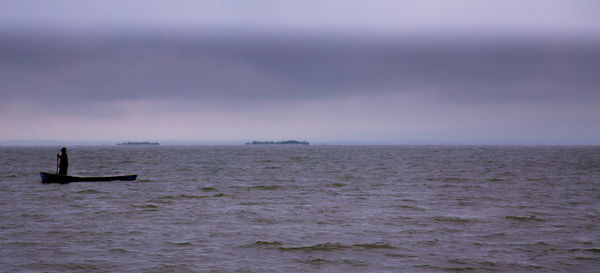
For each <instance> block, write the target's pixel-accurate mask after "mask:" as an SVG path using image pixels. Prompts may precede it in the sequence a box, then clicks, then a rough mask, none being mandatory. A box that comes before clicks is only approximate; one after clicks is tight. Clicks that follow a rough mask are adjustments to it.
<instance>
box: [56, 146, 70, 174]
mask: <svg viewBox="0 0 600 273" xmlns="http://www.w3.org/2000/svg"><path fill="white" fill-rule="evenodd" d="M60 152H61V154H60V155H59V154H56V158H57V159H60V164H59V165H58V168H59V171H58V175H67V168H69V158H68V157H67V148H65V147H63V148H62V149H60Z"/></svg>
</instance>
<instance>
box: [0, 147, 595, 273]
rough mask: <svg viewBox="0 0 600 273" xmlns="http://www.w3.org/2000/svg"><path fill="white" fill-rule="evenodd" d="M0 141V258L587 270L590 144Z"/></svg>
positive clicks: (40, 262)
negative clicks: (58, 157)
mask: <svg viewBox="0 0 600 273" xmlns="http://www.w3.org/2000/svg"><path fill="white" fill-rule="evenodd" d="M58 148H59V147H0V170H1V172H0V271H2V272H19V271H30V272H46V271H49V272H66V271H68V272H167V271H168V272H211V271H214V272H445V271H451V272H454V271H477V272H480V271H497V272H531V271H539V272H548V271H559V272H597V271H598V270H600V225H599V224H600V187H599V186H600V147H598V146H574V147H550V146H539V147H535V146H531V147H527V146H488V147H485V146H484V147H476V146H309V147H307V146H223V147H218V146H206V147H202V146H190V147H184V146H182V147H177V146H172V147H169V146H159V147H121V146H119V147H116V146H115V147H71V148H70V149H69V159H70V163H71V166H70V169H69V171H70V174H72V175H82V176H88V175H89V176H94V175H114V174H130V173H137V174H139V178H138V180H137V181H135V182H101V183H72V184H68V185H54V184H52V185H43V184H41V183H40V178H39V175H38V171H39V170H49V171H54V170H55V166H56V161H55V154H56V153H57V152H58Z"/></svg>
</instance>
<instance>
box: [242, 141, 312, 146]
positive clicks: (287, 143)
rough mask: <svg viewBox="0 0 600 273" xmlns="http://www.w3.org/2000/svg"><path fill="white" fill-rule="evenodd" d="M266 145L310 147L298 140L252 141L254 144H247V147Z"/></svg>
mask: <svg viewBox="0 0 600 273" xmlns="http://www.w3.org/2000/svg"><path fill="white" fill-rule="evenodd" d="M265 144H286V145H289V144H292V145H308V142H306V141H297V140H286V141H252V142H248V143H246V145H265Z"/></svg>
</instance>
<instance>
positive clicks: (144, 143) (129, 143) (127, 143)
mask: <svg viewBox="0 0 600 273" xmlns="http://www.w3.org/2000/svg"><path fill="white" fill-rule="evenodd" d="M117 145H159V144H158V142H147V141H144V142H131V141H128V142H123V143H119V144H117Z"/></svg>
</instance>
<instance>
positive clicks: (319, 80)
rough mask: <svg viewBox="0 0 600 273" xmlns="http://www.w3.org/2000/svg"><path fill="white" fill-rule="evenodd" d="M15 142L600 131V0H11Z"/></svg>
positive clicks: (330, 139)
mask: <svg viewBox="0 0 600 273" xmlns="http://www.w3.org/2000/svg"><path fill="white" fill-rule="evenodd" d="M2 6H3V7H2V9H0V125H1V127H2V128H3V129H2V130H0V141H10V140H55V141H59V142H60V141H115V142H119V141H129V140H131V141H137V140H139V141H234V142H235V141H240V142H243V141H250V140H284V139H298V140H308V141H311V142H313V143H340V142H344V143H347V142H361V143H377V144H378V143H390V144H404V143H406V144H414V143H418V144H427V143H433V144H436V143H458V144H469V143H472V144H480V143H544V144H546V143H560V144H565V143H573V144H579V143H595V144H600V107H598V105H600V91H599V89H598V87H599V86H600V39H598V37H600V20H597V14H598V12H599V11H600V2H598V1H573V0H571V1H552V0H544V1H542V0H539V1H537V0H528V1H506V0H504V1H491V0H490V1H468V0H462V1H458V0H457V1H423V0H421V1H398V0H396V1H355V0H344V1H341V0H340V1H335V0H328V1H327V0H326V1H323V0H321V1H266V0H260V1H222V0H221V1H147V0H144V1H142V0H136V1H109V0H105V1H66V0H62V1H60V0H59V1H29V0H19V1H6V0H5V1H3V2H2Z"/></svg>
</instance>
